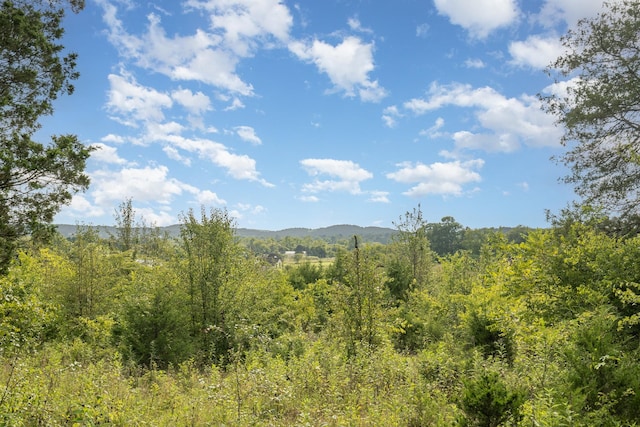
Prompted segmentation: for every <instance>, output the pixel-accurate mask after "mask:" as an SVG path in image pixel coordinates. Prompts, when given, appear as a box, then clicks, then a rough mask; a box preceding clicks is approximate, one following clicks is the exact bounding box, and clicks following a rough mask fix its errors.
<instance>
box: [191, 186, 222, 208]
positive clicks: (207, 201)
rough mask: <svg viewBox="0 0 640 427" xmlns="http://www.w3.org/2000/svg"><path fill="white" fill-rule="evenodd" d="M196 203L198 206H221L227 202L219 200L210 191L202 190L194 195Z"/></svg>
mask: <svg viewBox="0 0 640 427" xmlns="http://www.w3.org/2000/svg"><path fill="white" fill-rule="evenodd" d="M196 201H197V202H198V205H200V206H213V205H216V206H223V205H226V204H227V202H226V201H225V200H224V199H221V198H220V197H219V196H218V195H217V194H216V193H214V192H213V191H210V190H203V191H200V192H198V193H197V194H196Z"/></svg>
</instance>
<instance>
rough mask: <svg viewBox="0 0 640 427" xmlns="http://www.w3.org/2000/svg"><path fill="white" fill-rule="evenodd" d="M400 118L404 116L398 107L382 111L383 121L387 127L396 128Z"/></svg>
mask: <svg viewBox="0 0 640 427" xmlns="http://www.w3.org/2000/svg"><path fill="white" fill-rule="evenodd" d="M399 117H402V114H401V113H400V110H399V109H398V107H397V106H396V105H391V106H389V107H386V108H385V109H384V110H383V111H382V121H383V122H384V124H385V125H386V126H387V127H390V128H393V127H395V126H396V125H397V124H398V118H399Z"/></svg>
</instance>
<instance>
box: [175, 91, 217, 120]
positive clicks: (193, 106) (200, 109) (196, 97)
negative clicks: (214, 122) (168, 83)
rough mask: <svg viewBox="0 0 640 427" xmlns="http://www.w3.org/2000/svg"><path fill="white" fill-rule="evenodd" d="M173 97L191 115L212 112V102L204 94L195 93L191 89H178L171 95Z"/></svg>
mask: <svg viewBox="0 0 640 427" xmlns="http://www.w3.org/2000/svg"><path fill="white" fill-rule="evenodd" d="M171 97H172V98H173V99H174V100H175V101H176V102H177V103H179V104H180V105H182V106H183V107H184V108H185V109H186V110H187V111H189V113H191V114H195V115H200V114H202V113H204V112H205V111H208V110H211V100H210V99H209V97H208V96H207V95H205V94H204V93H202V92H196V93H193V92H191V91H190V90H189V89H178V90H174V91H173V92H172V93H171Z"/></svg>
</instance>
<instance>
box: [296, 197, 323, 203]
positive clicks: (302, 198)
mask: <svg viewBox="0 0 640 427" xmlns="http://www.w3.org/2000/svg"><path fill="white" fill-rule="evenodd" d="M299 199H300V200H302V201H303V202H309V203H317V202H319V201H320V199H319V198H318V197H317V196H300V197H299Z"/></svg>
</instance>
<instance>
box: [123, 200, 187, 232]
mask: <svg viewBox="0 0 640 427" xmlns="http://www.w3.org/2000/svg"><path fill="white" fill-rule="evenodd" d="M134 202H135V200H134ZM133 211H134V212H135V215H136V218H138V219H140V220H144V222H145V223H147V224H149V225H152V226H156V227H166V226H169V225H174V224H176V223H177V222H178V220H177V218H176V217H175V216H174V215H171V214H170V213H169V212H167V211H164V210H157V209H153V208H151V207H134V208H133Z"/></svg>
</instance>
